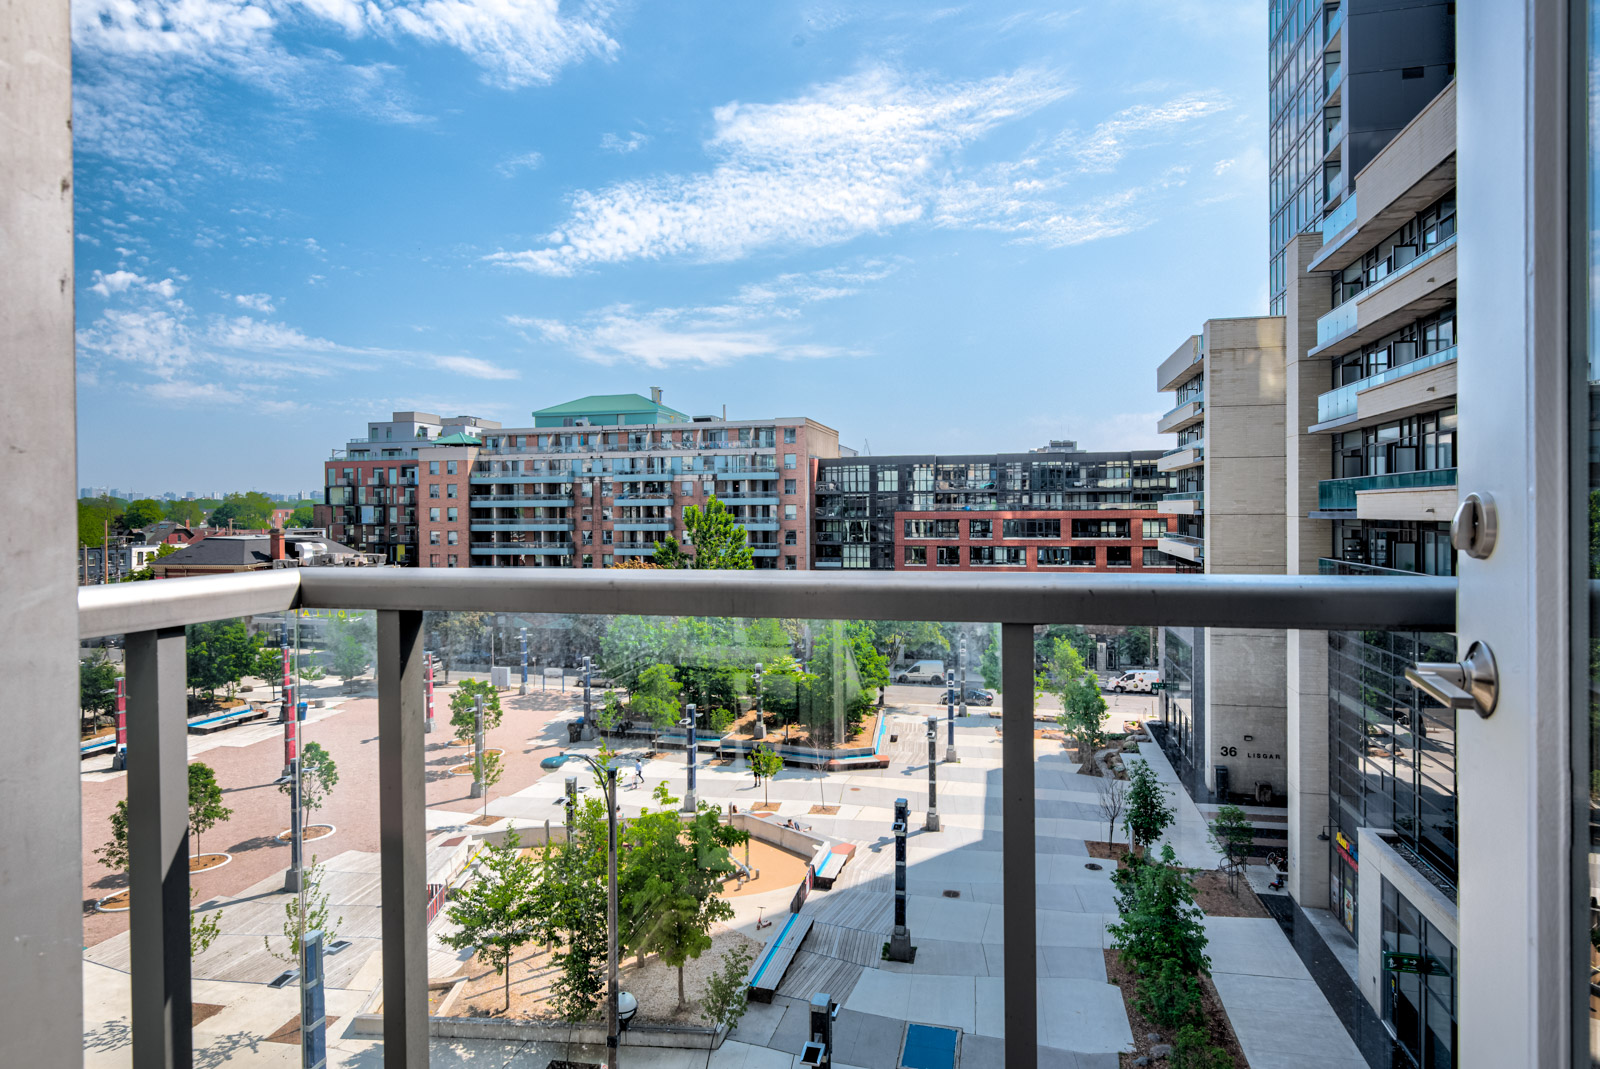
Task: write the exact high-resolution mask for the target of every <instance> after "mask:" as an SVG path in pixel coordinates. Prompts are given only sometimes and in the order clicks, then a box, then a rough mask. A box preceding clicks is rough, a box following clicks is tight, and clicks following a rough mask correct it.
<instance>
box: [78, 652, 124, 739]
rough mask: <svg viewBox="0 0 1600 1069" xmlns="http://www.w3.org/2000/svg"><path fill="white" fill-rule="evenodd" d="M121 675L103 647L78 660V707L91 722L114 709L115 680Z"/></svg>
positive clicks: (115, 703) (115, 696)
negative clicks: (86, 658)
mask: <svg viewBox="0 0 1600 1069" xmlns="http://www.w3.org/2000/svg"><path fill="white" fill-rule="evenodd" d="M121 676H122V673H120V672H118V671H117V666H116V665H114V664H112V663H111V660H110V658H109V657H108V656H107V655H106V651H105V650H103V649H100V650H96V651H95V652H94V656H92V657H90V658H89V659H88V660H82V661H79V662H78V708H79V709H80V710H81V711H82V712H84V713H87V714H88V719H89V721H90V722H91V723H92V722H93V721H94V720H96V719H98V718H99V717H101V716H103V715H105V714H107V713H112V712H115V711H116V708H117V680H118V679H120V678H121ZM80 726H81V725H80Z"/></svg>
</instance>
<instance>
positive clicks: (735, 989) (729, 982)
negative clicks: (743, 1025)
mask: <svg viewBox="0 0 1600 1069" xmlns="http://www.w3.org/2000/svg"><path fill="white" fill-rule="evenodd" d="M754 960H755V954H754V953H753V952H752V951H751V950H750V948H749V947H747V946H744V945H743V944H740V945H739V946H736V947H734V948H733V949H732V950H729V951H726V952H725V953H724V954H723V955H722V964H721V965H719V966H717V969H716V971H715V972H713V973H712V974H711V975H710V976H708V977H707V978H706V986H705V987H704V988H702V989H701V993H700V1016H701V1017H702V1018H704V1019H705V1020H706V1021H707V1022H709V1023H710V1025H711V1027H712V1028H726V1029H728V1030H729V1031H732V1030H733V1029H734V1028H736V1027H738V1025H739V1018H741V1017H743V1016H744V1011H745V1010H747V1009H748V1008H749V1005H750V986H749V985H748V984H747V983H746V982H745V974H746V973H748V972H749V971H750V963H751V962H752V961H754Z"/></svg>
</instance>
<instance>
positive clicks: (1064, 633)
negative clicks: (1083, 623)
mask: <svg viewBox="0 0 1600 1069" xmlns="http://www.w3.org/2000/svg"><path fill="white" fill-rule="evenodd" d="M1039 637H1040V638H1042V639H1043V640H1044V643H1045V648H1046V649H1048V650H1050V651H1051V653H1052V655H1053V654H1054V652H1055V644H1056V640H1057V639H1063V638H1064V639H1066V640H1067V641H1068V642H1070V643H1071V644H1072V648H1073V649H1075V650H1077V651H1078V656H1079V657H1080V658H1082V659H1083V662H1084V663H1085V664H1087V663H1089V662H1090V661H1092V660H1094V647H1095V641H1094V636H1093V635H1091V634H1089V632H1088V630H1087V629H1085V628H1083V627H1080V626H1078V625H1077V624H1051V625H1050V626H1049V627H1046V628H1045V629H1044V632H1043V633H1042V634H1041V635H1040V636H1039Z"/></svg>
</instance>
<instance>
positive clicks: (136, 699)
mask: <svg viewBox="0 0 1600 1069" xmlns="http://www.w3.org/2000/svg"><path fill="white" fill-rule="evenodd" d="M126 654H127V672H128V718H129V720H130V725H129V728H130V737H131V738H132V739H133V741H134V749H133V756H132V758H131V759H130V760H129V761H128V900H129V906H130V910H129V916H128V920H129V924H128V949H129V951H130V954H131V958H132V964H131V966H130V968H131V980H132V984H131V986H132V989H133V990H132V994H133V998H132V1006H131V1011H132V1024H133V1065H134V1069H172V1067H185V1066H189V1065H191V1064H193V1061H194V1037H193V1035H192V1034H191V1030H190V1029H191V1022H192V1018H193V1011H192V1009H191V999H190V991H189V744H188V739H189V732H188V716H187V713H188V710H187V708H186V701H187V699H186V697H185V694H186V691H187V686H188V665H187V657H186V654H185V651H184V637H183V628H181V627H172V628H164V629H162V630H160V631H135V632H132V633H130V634H129V635H128V636H127V642H126Z"/></svg>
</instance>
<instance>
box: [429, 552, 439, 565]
mask: <svg viewBox="0 0 1600 1069" xmlns="http://www.w3.org/2000/svg"><path fill="white" fill-rule="evenodd" d="M428 567H430V568H437V567H439V554H437V553H430V554H428Z"/></svg>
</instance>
